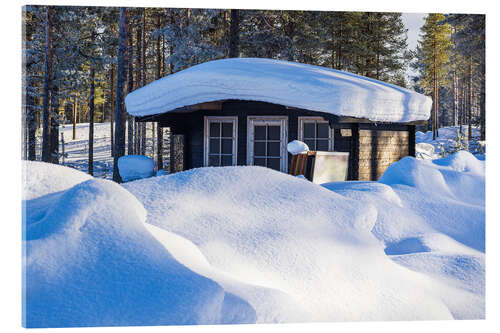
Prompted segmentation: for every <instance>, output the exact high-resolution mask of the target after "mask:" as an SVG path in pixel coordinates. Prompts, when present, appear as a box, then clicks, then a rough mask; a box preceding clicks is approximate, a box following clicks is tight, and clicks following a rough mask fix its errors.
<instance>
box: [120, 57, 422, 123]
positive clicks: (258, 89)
mask: <svg viewBox="0 0 500 333" xmlns="http://www.w3.org/2000/svg"><path fill="white" fill-rule="evenodd" d="M226 99H237V100H250V101H261V102H269V103H275V104H281V105H285V106H290V107H296V108H302V109H307V110H311V111H319V112H326V113H331V114H334V115H339V116H350V117H358V118H366V119H370V120H373V121H387V122H408V121H415V120H427V119H428V118H429V116H430V109H431V104H432V100H431V99H430V98H429V97H427V96H424V95H422V94H419V93H416V92H414V91H411V90H408V89H405V88H401V87H398V86H395V85H391V84H388V83H385V82H382V81H378V80H374V79H370V78H367V77H363V76H360V75H355V74H352V73H348V72H343V71H338V70H334V69H330V68H326V67H319V66H312V65H306V64H301V63H296V62H289V61H282V60H273V59H263V58H232V59H221V60H215V61H209V62H206V63H203V64H199V65H196V66H193V67H190V68H188V69H185V70H182V71H180V72H177V73H175V74H172V75H168V76H166V77H164V78H162V79H159V80H157V81H154V82H152V83H150V84H148V85H146V86H145V87H143V88H140V89H137V90H134V91H133V92H132V93H130V94H128V95H127V97H126V98H125V103H126V105H127V112H129V113H130V114H131V115H133V116H148V115H153V114H160V113H164V112H169V111H172V110H175V109H177V108H182V107H185V106H189V105H194V104H198V103H204V102H212V101H220V100H226Z"/></svg>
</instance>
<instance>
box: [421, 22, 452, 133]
mask: <svg viewBox="0 0 500 333" xmlns="http://www.w3.org/2000/svg"><path fill="white" fill-rule="evenodd" d="M444 18H445V17H444V15H443V14H429V15H428V16H427V17H426V20H425V24H424V25H423V27H422V32H423V35H421V40H420V41H419V44H420V46H421V50H422V59H421V61H422V63H423V64H424V66H425V67H424V73H423V74H424V76H423V78H422V81H421V86H422V87H423V88H425V89H426V91H429V90H430V89H432V92H433V98H434V101H433V102H434V103H433V107H434V108H433V126H432V129H433V135H432V136H433V139H435V138H436V136H439V114H438V106H439V93H438V92H439V89H438V88H439V85H440V84H444V83H446V74H447V70H448V68H447V66H448V62H449V50H450V47H451V39H450V36H451V27H450V25H449V24H448V23H442V21H443V20H444Z"/></svg>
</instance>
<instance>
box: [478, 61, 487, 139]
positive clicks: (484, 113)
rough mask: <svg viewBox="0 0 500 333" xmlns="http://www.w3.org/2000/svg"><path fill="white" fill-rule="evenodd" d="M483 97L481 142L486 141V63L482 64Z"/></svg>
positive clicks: (481, 106) (481, 99)
mask: <svg viewBox="0 0 500 333" xmlns="http://www.w3.org/2000/svg"><path fill="white" fill-rule="evenodd" d="M481 76H482V80H481V95H480V97H479V113H480V114H479V116H480V124H481V140H482V141H484V140H486V91H485V89H486V87H485V85H486V82H485V81H486V77H485V63H484V60H483V63H482V64H481Z"/></svg>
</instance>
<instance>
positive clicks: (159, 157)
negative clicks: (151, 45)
mask: <svg viewBox="0 0 500 333" xmlns="http://www.w3.org/2000/svg"><path fill="white" fill-rule="evenodd" d="M156 28H157V29H160V28H161V17H160V15H158V16H157V18H156ZM161 42H162V39H161V38H160V36H158V39H157V41H156V79H157V80H158V79H160V78H161V74H162V73H161V71H162V67H163V57H162V52H161V51H162V48H161V46H162V45H161ZM156 130H157V132H156V139H157V143H156V166H157V169H158V170H161V169H163V135H162V134H163V132H162V129H161V127H160V123H159V122H158V123H157V125H156ZM153 142H154V141H153Z"/></svg>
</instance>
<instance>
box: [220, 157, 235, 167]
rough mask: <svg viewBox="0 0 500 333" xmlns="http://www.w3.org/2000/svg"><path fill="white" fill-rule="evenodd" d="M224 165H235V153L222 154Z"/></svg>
mask: <svg viewBox="0 0 500 333" xmlns="http://www.w3.org/2000/svg"><path fill="white" fill-rule="evenodd" d="M221 159H222V166H230V165H233V155H224V156H222V158H221Z"/></svg>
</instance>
